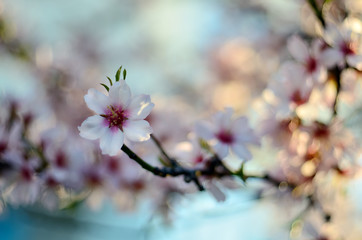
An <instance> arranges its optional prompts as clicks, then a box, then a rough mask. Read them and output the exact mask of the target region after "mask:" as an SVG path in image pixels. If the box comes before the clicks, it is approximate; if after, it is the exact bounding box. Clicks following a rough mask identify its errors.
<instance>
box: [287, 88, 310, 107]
mask: <svg viewBox="0 0 362 240" xmlns="http://www.w3.org/2000/svg"><path fill="white" fill-rule="evenodd" d="M290 100H291V101H292V102H294V103H295V104H296V105H297V106H300V105H302V104H304V103H306V99H305V98H303V97H302V94H301V92H300V91H299V89H298V90H295V91H294V92H293V94H292V96H290Z"/></svg>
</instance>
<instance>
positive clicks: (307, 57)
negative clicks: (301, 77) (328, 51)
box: [287, 36, 327, 82]
mask: <svg viewBox="0 0 362 240" xmlns="http://www.w3.org/2000/svg"><path fill="white" fill-rule="evenodd" d="M287 47H288V50H289V52H290V54H291V55H292V56H293V58H294V59H295V60H296V61H297V62H298V63H300V65H301V66H302V68H303V70H304V74H305V75H306V76H307V77H308V78H311V79H312V80H313V81H315V82H324V81H325V80H326V79H327V69H326V68H325V66H324V62H323V57H322V50H323V42H322V41H321V40H319V39H315V40H314V41H313V42H312V43H311V47H310V48H309V46H308V45H307V44H306V42H304V41H303V40H302V39H301V38H300V37H299V36H293V37H291V38H290V39H289V40H288V44H287Z"/></svg>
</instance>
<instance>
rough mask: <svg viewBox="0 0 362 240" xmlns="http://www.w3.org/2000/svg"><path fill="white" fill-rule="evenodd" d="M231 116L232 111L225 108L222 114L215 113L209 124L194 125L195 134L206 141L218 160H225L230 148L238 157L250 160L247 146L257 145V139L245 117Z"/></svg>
mask: <svg viewBox="0 0 362 240" xmlns="http://www.w3.org/2000/svg"><path fill="white" fill-rule="evenodd" d="M232 114H233V110H232V109H231V108H226V109H225V111H224V112H218V113H216V114H215V115H214V116H213V118H212V120H211V122H200V123H198V124H196V127H195V131H196V134H197V135H198V136H200V137H201V138H203V139H205V140H207V141H208V142H209V144H210V146H211V147H212V148H213V149H214V150H215V152H216V153H217V154H218V156H219V157H220V158H225V157H226V156H227V155H228V151H229V148H231V150H232V151H233V153H235V154H236V155H237V156H238V157H240V158H242V159H243V160H250V159H251V157H252V156H251V153H250V151H249V150H248V149H247V145H248V144H253V145H259V139H258V138H257V136H256V135H255V133H254V131H253V130H252V129H251V128H250V127H249V123H248V119H247V118H246V117H238V118H236V119H232V118H231V116H232Z"/></svg>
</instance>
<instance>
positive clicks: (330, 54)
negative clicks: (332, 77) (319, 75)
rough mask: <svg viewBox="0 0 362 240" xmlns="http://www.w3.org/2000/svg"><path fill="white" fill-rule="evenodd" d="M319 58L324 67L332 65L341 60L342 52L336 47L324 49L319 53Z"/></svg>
mask: <svg viewBox="0 0 362 240" xmlns="http://www.w3.org/2000/svg"><path fill="white" fill-rule="evenodd" d="M321 60H322V63H323V64H324V65H325V66H326V67H333V66H334V65H336V64H338V63H340V62H342V61H343V54H342V53H341V52H340V51H338V50H336V49H332V48H330V49H326V50H324V51H323V53H322V55H321Z"/></svg>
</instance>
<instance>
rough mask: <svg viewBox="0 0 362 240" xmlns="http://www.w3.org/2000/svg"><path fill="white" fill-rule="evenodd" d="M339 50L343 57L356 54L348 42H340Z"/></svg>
mask: <svg viewBox="0 0 362 240" xmlns="http://www.w3.org/2000/svg"><path fill="white" fill-rule="evenodd" d="M340 49H341V52H342V53H343V54H344V56H347V55H354V54H356V52H355V49H354V47H353V45H352V44H351V43H350V42H342V43H341V45H340Z"/></svg>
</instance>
